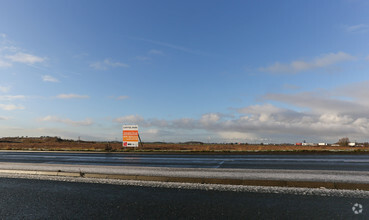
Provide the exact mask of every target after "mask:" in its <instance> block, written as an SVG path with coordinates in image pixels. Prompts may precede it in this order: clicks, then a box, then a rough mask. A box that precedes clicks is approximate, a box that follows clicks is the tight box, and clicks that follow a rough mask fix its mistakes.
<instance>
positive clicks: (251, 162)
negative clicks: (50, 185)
mask: <svg viewBox="0 0 369 220" xmlns="http://www.w3.org/2000/svg"><path fill="white" fill-rule="evenodd" d="M0 162H12V163H45V164H74V165H105V166H107V165H108V166H144V167H182V168H242V169H295V170H346V171H347V170H348V171H350V170H352V171H369V155H333V154H332V155H219V154H217V155H203V154H201V155H199V154H122V153H60V152H0Z"/></svg>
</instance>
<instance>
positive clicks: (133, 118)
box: [113, 115, 144, 124]
mask: <svg viewBox="0 0 369 220" xmlns="http://www.w3.org/2000/svg"><path fill="white" fill-rule="evenodd" d="M113 121H114V122H117V123H121V124H138V123H141V122H143V121H144V118H143V117H142V116H139V115H127V116H123V117H119V118H115V119H113Z"/></svg>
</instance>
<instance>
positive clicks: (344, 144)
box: [338, 137, 350, 147]
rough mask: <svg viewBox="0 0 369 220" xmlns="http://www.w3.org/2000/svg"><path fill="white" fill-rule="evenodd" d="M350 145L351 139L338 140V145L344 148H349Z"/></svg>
mask: <svg viewBox="0 0 369 220" xmlns="http://www.w3.org/2000/svg"><path fill="white" fill-rule="evenodd" d="M349 143H350V139H349V138H348V137H344V138H341V139H339V140H338V144H339V145H340V146H342V147H347V146H348V144H349Z"/></svg>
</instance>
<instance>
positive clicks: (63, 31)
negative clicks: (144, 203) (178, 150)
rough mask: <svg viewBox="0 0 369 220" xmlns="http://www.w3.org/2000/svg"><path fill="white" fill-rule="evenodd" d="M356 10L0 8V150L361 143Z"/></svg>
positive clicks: (237, 5)
mask: <svg viewBox="0 0 369 220" xmlns="http://www.w3.org/2000/svg"><path fill="white" fill-rule="evenodd" d="M368 11H369V2H367V1H364V0H339V1H336V0H335V1H333V0H332V1H328V0H327V1H37V0H36V1H2V7H1V8H0V76H1V80H0V133H1V136H45V135H50V136H61V137H63V138H71V139H77V138H78V137H79V136H80V137H81V138H82V139H86V140H120V139H121V126H122V124H138V125H139V127H140V133H141V136H142V138H143V139H144V141H188V140H200V141H206V142H249V143H260V142H271V143H284V142H298V141H302V140H307V141H311V142H335V141H337V140H338V139H339V138H341V137H346V136H347V137H349V138H350V139H351V140H357V141H369V140H368V134H369V124H368V122H369V102H368V101H369V96H368V95H367V94H368V93H369V74H368V70H369V41H368V40H367V39H369V13H367V12H368Z"/></svg>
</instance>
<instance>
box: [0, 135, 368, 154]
mask: <svg viewBox="0 0 369 220" xmlns="http://www.w3.org/2000/svg"><path fill="white" fill-rule="evenodd" d="M0 150H37V151H97V152H126V151H127V152H142V151H143V152H358V153H360V152H361V153H365V152H368V153H369V147H367V146H366V147H341V146H334V147H333V146H295V145H254V144H206V143H182V144H181V143H143V146H142V145H140V147H138V148H123V147H122V143H121V142H92V141H73V140H63V139H60V138H1V139H0Z"/></svg>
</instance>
